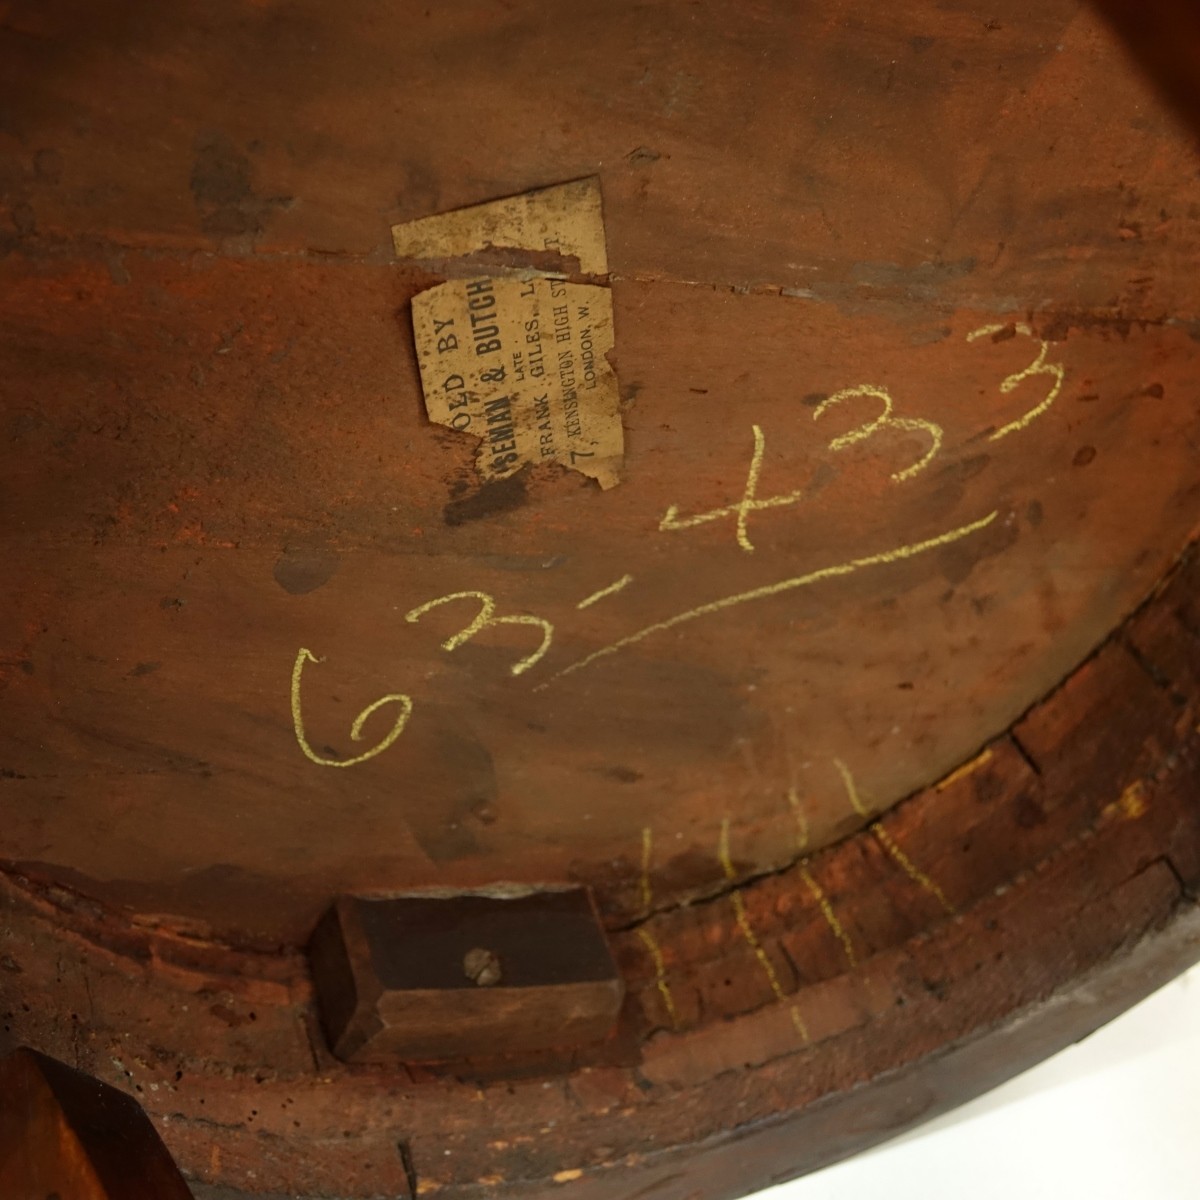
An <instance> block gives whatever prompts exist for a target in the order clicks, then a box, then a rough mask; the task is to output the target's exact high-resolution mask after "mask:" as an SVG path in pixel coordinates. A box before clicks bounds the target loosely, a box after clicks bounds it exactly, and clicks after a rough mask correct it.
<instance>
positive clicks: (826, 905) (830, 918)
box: [800, 863, 858, 967]
mask: <svg viewBox="0 0 1200 1200" xmlns="http://www.w3.org/2000/svg"><path fill="white" fill-rule="evenodd" d="M800 878H801V879H803V880H804V885H805V887H807V888H808V892H809V895H810V896H812V898H813V899H814V900H815V901H816V902H817V907H818V908H819V909H820V910H821V916H823V917H824V918H825V924H826V925H828V926H829V930H830V932H831V933H832V934H833V936H834V937H835V938H837V940H838V941H839V942H840V943H841V946H842V953H843V954H845V956H846V962H847V963H849V964H850V966H852V967H856V966H858V956H857V955H856V954H855V953H854V943H853V942H851V941H850V935H849V934H848V933H847V932H846V930H845V928H844V927H843V926H842V923H841V921H839V920H838V915H837V913H835V912H834V911H833V905H832V904H831V903H830V902H829V897H828V896H826V895H825V891H824V889H823V888H822V887H821V885H820V884H819V883H818V882H817V881H816V879H815V878H814V877H813V874H812V872H811V871H810V870H809V869H808V867H807V866H806V865H805V864H804V863H801V864H800Z"/></svg>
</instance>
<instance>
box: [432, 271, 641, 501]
mask: <svg viewBox="0 0 1200 1200" xmlns="http://www.w3.org/2000/svg"><path fill="white" fill-rule="evenodd" d="M412 310H413V332H414V334H415V336H416V343H417V359H418V362H419V363H420V367H421V386H422V388H423V390H424V392H425V408H426V411H427V412H428V413H429V418H430V420H432V421H435V422H436V423H437V424H439V425H447V426H449V427H450V428H451V429H457V430H460V431H461V432H463V433H469V434H471V435H473V436H474V437H477V438H479V439H480V444H479V452H478V457H477V465H478V469H479V473H480V475H482V476H483V478H485V479H502V478H504V477H505V476H507V475H511V474H513V472H515V471H518V470H520V469H521V468H522V467H523V466H525V465H526V464H527V463H548V462H556V463H561V464H562V465H563V466H564V467H570V468H571V469H572V470H575V471H581V472H582V473H583V474H584V475H589V476H591V478H593V479H595V480H598V481H599V483H600V486H601V487H603V488H610V487H612V486H613V485H614V484H616V483H619V482H620V468H621V462H622V457H623V454H624V433H623V430H622V428H621V409H620V398H619V395H618V391H617V378H616V375H615V374H614V372H613V369H612V367H611V365H610V364H609V362H608V359H607V358H606V357H605V355H606V353H607V352H608V351H610V350H612V348H613V316H612V294H611V293H610V292H609V291H608V289H607V288H603V287H594V286H592V285H590V284H582V283H566V282H564V281H563V280H560V279H547V278H542V277H531V278H528V279H514V278H511V277H501V278H477V279H456V280H452V281H451V282H449V283H443V284H441V285H440V286H438V287H435V288H431V289H430V290H429V291H427V292H421V293H420V294H418V295H417V296H414V297H413V302H412Z"/></svg>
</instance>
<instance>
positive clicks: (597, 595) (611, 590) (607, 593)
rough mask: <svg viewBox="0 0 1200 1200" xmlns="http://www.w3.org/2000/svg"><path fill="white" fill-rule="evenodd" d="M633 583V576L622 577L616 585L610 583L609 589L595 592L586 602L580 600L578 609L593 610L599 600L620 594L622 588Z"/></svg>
mask: <svg viewBox="0 0 1200 1200" xmlns="http://www.w3.org/2000/svg"><path fill="white" fill-rule="evenodd" d="M632 582H633V576H632V575H622V576H621V578H620V579H618V580H617V582H616V583H610V584H609V585H608V587H606V588H601V589H600V590H599V591H598V592H593V593H592V594H591V595H590V596H588V598H587V599H586V600H580V602H579V603H578V604H577V605H575V607H576V608H591V606H592V605H593V604H595V603H596V601H597V600H603V599H604V597H605V596H611V595H613V594H614V593H615V592H619V591H620V590H621V589H622V588H624V587H628V586H629V585H630V584H631V583H632Z"/></svg>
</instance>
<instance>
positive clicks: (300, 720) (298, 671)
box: [292, 647, 413, 767]
mask: <svg viewBox="0 0 1200 1200" xmlns="http://www.w3.org/2000/svg"><path fill="white" fill-rule="evenodd" d="M324 661H325V660H324V659H321V658H318V657H317V656H316V655H315V654H313V652H312V651H311V650H306V649H304V648H303V647H301V649H300V652H299V654H297V655H296V662H295V665H294V666H293V667H292V726H293V727H294V729H295V731H296V741H297V742H299V744H300V749H301V750H303V751H304V754H305V756H306V757H307V758H309V759H311V760H312V761H313V762H315V763H316V764H317V765H318V766H322V767H352V766H354V765H355V764H356V763H360V762H366V761H367V759H368V758H374V757H375V756H376V755H377V754H382V753H383V752H384V751H385V750H386V749H387V748H388V747H389V746H390V745H391V744H392V743H393V742H394V741H395V740H396V739H397V738H398V737H399V736H400V735H401V734H402V733H403V732H404V726H405V725H407V724H408V718H409V717H410V716H411V715H412V710H413V702H412V700H411V698H410V697H408V696H405V695H404V694H403V693H401V692H393V693H391V694H389V695H387V696H382V697H380V699H378V700H376V701H375V702H374V703H373V704H368V705H367V707H366V708H364V709H363V710H362V712H360V713H359V714H358V716H357V717H355V718H354V723H353V724H352V725H351V726H350V737H351V739H352V740H354V741H356V742H361V741H362V731H363V726H364V725H365V724H366V723H367V721H368V719H369V718H370V717H371V715H372V714H373V713H375V712H376V711H378V710H379V709H381V708H382V707H383V706H384V705H385V704H398V705H399V706H400V715H399V716H398V717H397V718H396V722H395V724H394V725H393V726H392V728H391V729H390V730H389V731H388V733H387V734H386V736H385V737H384V738H383V740H382V741H381V742H379V743H378V744H377V745H375V746H373V747H372V748H371V749H370V750H368V751H366V752H365V753H363V754H359V755H357V756H356V757H354V758H344V759H339V758H322V757H321V755H319V754H318V753H317V752H316V751H315V750H314V749H313V748H312V746H311V745H309V741H308V737H307V735H306V734H305V732H304V717H303V715H302V714H301V709H300V677H301V676H302V675H303V673H304V664H305V663H306V662H311V663H319V662H324Z"/></svg>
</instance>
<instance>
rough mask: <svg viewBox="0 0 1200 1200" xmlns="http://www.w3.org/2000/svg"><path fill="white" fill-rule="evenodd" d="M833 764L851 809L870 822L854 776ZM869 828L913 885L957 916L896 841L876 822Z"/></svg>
mask: <svg viewBox="0 0 1200 1200" xmlns="http://www.w3.org/2000/svg"><path fill="white" fill-rule="evenodd" d="M833 764H834V766H835V767H837V769H838V773H839V774H840V775H841V777H842V783H843V784H844V785H845V788H846V795H847V796H848V797H849V800H850V804H851V807H852V808H853V809H854V811H855V812H856V813H858V815H859V816H860V817H863V818H865V819H867V820H870V813H868V812H867V808H866V805H865V804H863V802H862V798H861V797H860V796H859V794H858V787H857V785H856V784H855V782H854V776H853V775H851V774H850V769H849V768H848V767H847V766H846V764H845V763H844V762H842V760H841V759H840V758H835V759H834V760H833ZM869 828H870V831H871V833H872V834H873V835H874V837H875V839H876V840H877V841H878V842H879V844H880V845H881V846H882V847H883V848H884V850H886V851H887V852H888V854H889V855H890V856H891V857H892V860H893V861H894V862H895V863H896V865H897V866H898V867H899V868H900V869H901V870H902V871H903V872H904V873H905V875H907V876H908V877H909V879H911V880H912V881H913V883H915V884H916V885H917V886H918V887H920V888H923V889H924V890H925V891H927V892H928V893H929V894H930V895H931V896H932V897H933V898H934V899H935V900H936V901H937V902H938V903H939V904H940V905H941V906H942V908H943V909H944V910H945V911H946V912H947V913H949V914H950V915H951V916H954V915H956V914H957V912H958V910H957V909H956V908H955V907H954V905H953V904H951V903H950V901H949V900H947V899H946V894H945V892H943V891H942V889H941V888H940V887H938V885H937V884H936V883H935V882H934V881H933V880H932V879H930V877H929V876H928V875H926V874H925V872H924V871H922V870H921V868H920V867H918V866H917V865H916V864H915V863H914V862H913V861H912V859H911V858H909V857H908V855H907V854H905V853H904V851H903V850H902V849H901V848H900V846H899V845H898V843H897V842H896V839H895V838H894V837H892V835H891V834H890V833H888V831H887V830H886V829H884V827H883V826H882V825H881V824H880V823H879V822H878V821H872V822H871V824H870V826H869Z"/></svg>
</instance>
